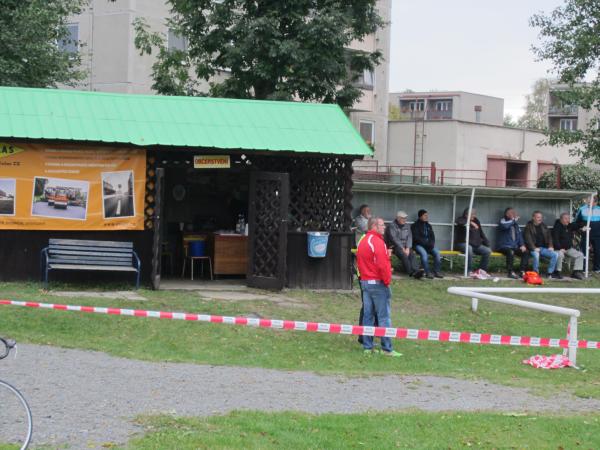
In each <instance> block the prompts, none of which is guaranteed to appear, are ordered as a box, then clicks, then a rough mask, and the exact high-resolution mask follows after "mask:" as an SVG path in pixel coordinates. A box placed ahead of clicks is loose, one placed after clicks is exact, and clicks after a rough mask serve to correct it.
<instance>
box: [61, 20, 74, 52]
mask: <svg viewBox="0 0 600 450" xmlns="http://www.w3.org/2000/svg"><path fill="white" fill-rule="evenodd" d="M78 48H79V24H78V23H70V24H68V25H67V35H66V36H65V37H64V39H61V40H59V41H58V49H59V50H60V51H63V52H66V53H77V51H78Z"/></svg>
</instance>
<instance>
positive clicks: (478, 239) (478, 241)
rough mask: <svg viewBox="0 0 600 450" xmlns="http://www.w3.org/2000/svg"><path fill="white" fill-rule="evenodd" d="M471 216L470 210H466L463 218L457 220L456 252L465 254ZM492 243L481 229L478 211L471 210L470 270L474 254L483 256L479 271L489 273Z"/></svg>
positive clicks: (470, 269)
mask: <svg viewBox="0 0 600 450" xmlns="http://www.w3.org/2000/svg"><path fill="white" fill-rule="evenodd" d="M468 215H469V208H465V210H464V211H463V213H462V216H460V217H457V218H456V223H455V224H456V228H455V240H454V242H455V247H456V250H458V251H461V252H463V253H465V251H466V247H467V246H466V244H465V241H466V239H467V226H466V225H467V220H468ZM491 253H492V250H491V249H490V241H489V240H488V238H487V236H486V235H485V233H484V232H483V228H481V222H480V221H479V219H478V218H477V211H476V210H475V208H473V209H472V210H471V220H469V260H468V262H467V264H468V270H469V272H471V271H472V270H473V254H476V255H481V262H480V263H479V269H481V270H483V271H485V272H487V270H488V264H489V262H490V254H491Z"/></svg>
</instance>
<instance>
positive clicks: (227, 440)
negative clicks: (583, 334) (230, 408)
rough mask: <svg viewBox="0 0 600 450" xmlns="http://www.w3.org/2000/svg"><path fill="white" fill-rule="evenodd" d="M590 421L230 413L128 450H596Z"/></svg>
mask: <svg viewBox="0 0 600 450" xmlns="http://www.w3.org/2000/svg"><path fill="white" fill-rule="evenodd" d="M599 422H600V419H599V417H598V416H578V417H559V416H537V415H525V414H521V415H518V414H517V415H511V414H487V413H484V414H475V413H468V414H464V413H461V414H456V413H450V414H448V413H436V414H429V413H423V412H417V411H410V412H405V413H380V414H373V413H371V414H355V415H342V414H339V415H335V414H324V415H318V416H315V415H309V414H299V413H278V414H268V413H257V412H235V413H231V414H229V415H227V416H216V417H210V418H206V419H197V418H181V419H175V418H171V417H167V416H156V417H142V418H140V419H139V423H140V424H142V425H143V426H144V427H145V429H146V430H147V434H145V435H144V437H142V438H139V439H134V440H133V441H131V443H130V444H129V446H128V447H127V448H129V449H162V448H177V449H179V450H184V449H228V448H252V449H255V448H257V449H281V448H286V449H348V448H351V449H375V448H382V449H388V448H404V449H457V448H489V449H500V448H502V449H506V448H514V449H529V448H531V449H546V448H548V449H574V448H580V449H597V448H599V447H600V433H599V432H598V429H599V428H600V423H599Z"/></svg>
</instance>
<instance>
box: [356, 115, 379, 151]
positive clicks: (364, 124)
mask: <svg viewBox="0 0 600 450" xmlns="http://www.w3.org/2000/svg"><path fill="white" fill-rule="evenodd" d="M358 131H359V132H360V135H361V137H362V138H363V139H364V140H365V142H366V143H367V144H370V145H373V144H374V143H375V122H371V121H366V120H361V121H360V124H359V127H358Z"/></svg>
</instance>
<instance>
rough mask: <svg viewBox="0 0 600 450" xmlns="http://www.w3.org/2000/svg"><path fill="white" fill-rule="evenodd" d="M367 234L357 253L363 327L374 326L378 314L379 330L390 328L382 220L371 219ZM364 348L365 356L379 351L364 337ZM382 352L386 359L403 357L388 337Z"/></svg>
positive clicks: (388, 276) (389, 269)
mask: <svg viewBox="0 0 600 450" xmlns="http://www.w3.org/2000/svg"><path fill="white" fill-rule="evenodd" d="M368 230H369V231H368V232H367V234H366V235H365V236H364V237H363V239H362V240H361V241H360V243H359V244H358V249H357V251H356V262H357V264H358V271H359V273H360V286H361V288H362V292H363V297H362V300H363V308H364V318H363V325H364V326H366V327H369V326H373V325H374V323H375V314H377V318H378V320H379V326H380V327H391V326H392V319H391V303H390V301H391V297H392V293H391V291H390V282H391V281H392V265H391V264H390V255H389V253H388V249H387V247H386V245H385V242H384V240H383V233H384V232H385V223H384V221H383V219H382V218H381V217H373V218H371V219H369V223H368ZM363 348H364V352H365V353H369V354H370V353H373V352H375V351H376V350H375V349H374V348H373V336H363ZM381 349H382V351H383V354H384V355H387V356H402V354H401V353H398V352H395V351H394V350H393V349H392V340H391V339H390V338H389V337H384V336H382V337H381Z"/></svg>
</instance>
